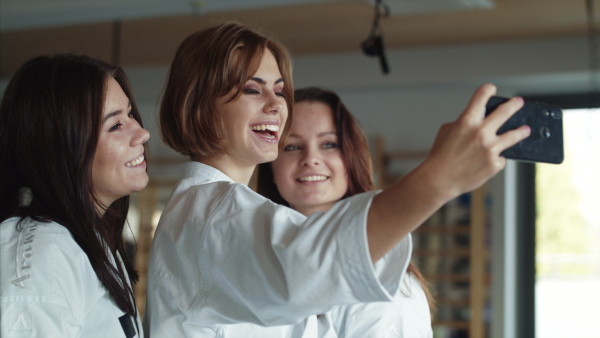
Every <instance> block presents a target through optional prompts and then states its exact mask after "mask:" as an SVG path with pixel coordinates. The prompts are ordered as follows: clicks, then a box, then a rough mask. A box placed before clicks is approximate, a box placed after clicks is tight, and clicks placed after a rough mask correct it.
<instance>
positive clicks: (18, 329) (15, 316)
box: [8, 312, 33, 336]
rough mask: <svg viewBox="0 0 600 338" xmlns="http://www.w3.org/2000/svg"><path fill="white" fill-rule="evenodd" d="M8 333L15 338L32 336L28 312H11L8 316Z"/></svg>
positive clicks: (31, 323)
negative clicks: (17, 337) (16, 337)
mask: <svg viewBox="0 0 600 338" xmlns="http://www.w3.org/2000/svg"><path fill="white" fill-rule="evenodd" d="M8 323H9V325H10V329H9V333H10V334H11V335H16V336H29V335H31V334H33V317H32V316H31V313H30V312H11V313H9V314H8Z"/></svg>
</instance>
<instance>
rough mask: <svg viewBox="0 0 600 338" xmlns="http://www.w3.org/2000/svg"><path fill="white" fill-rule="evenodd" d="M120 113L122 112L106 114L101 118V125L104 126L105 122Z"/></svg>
mask: <svg viewBox="0 0 600 338" xmlns="http://www.w3.org/2000/svg"><path fill="white" fill-rule="evenodd" d="M122 112H123V111H122V110H121V109H119V110H117V111H114V112H112V113H108V114H106V115H104V117H103V118H102V124H104V122H106V120H108V119H109V118H111V117H113V116H117V115H120V114H121V113H122Z"/></svg>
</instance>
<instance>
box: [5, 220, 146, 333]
mask: <svg viewBox="0 0 600 338" xmlns="http://www.w3.org/2000/svg"><path fill="white" fill-rule="evenodd" d="M17 221H18V218H16V217H13V218H9V219H7V220H5V221H4V222H2V223H1V224H0V250H1V251H0V252H1V253H2V255H1V256H0V260H1V262H2V275H1V276H0V309H1V316H2V319H1V325H0V326H1V329H0V332H1V335H0V336H2V337H3V338H10V337H19V338H23V337H27V338H30V337H44V338H50V337H103V338H106V337H110V338H112V337H115V338H116V337H143V336H144V334H143V332H142V325H141V321H140V318H139V316H138V318H135V319H134V318H131V316H129V315H126V314H125V313H124V312H123V311H121V310H120V309H119V307H118V306H117V305H116V303H115V302H114V300H113V298H112V297H111V296H110V294H109V293H108V291H107V290H106V289H105V288H104V286H103V285H102V284H101V283H100V280H99V279H98V277H97V276H96V272H94V269H93V268H92V265H91V264H90V261H89V259H88V257H87V255H86V254H85V252H83V250H82V249H81V247H80V246H79V245H78V244H77V243H76V242H75V240H74V239H73V237H72V236H71V233H70V232H69V231H68V230H67V228H65V227H64V226H62V225H60V224H57V223H54V222H50V223H43V222H37V221H34V220H32V219H31V218H26V219H25V220H24V221H23V222H22V224H21V225H22V226H23V228H22V230H20V231H19V230H17V227H16V226H17ZM113 264H115V263H114V261H113ZM127 282H128V283H129V281H127ZM120 317H121V318H120ZM122 323H123V324H122ZM126 332H129V333H130V334H129V335H126Z"/></svg>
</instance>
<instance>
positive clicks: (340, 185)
mask: <svg viewBox="0 0 600 338" xmlns="http://www.w3.org/2000/svg"><path fill="white" fill-rule="evenodd" d="M280 148H281V149H280V153H279V156H278V157H277V159H276V160H275V161H273V162H270V163H262V164H260V165H259V166H258V181H257V191H258V193H259V194H261V195H263V196H265V197H267V198H269V199H270V200H272V201H274V202H276V203H278V204H282V205H285V206H288V207H291V208H294V209H295V210H298V211H300V212H301V213H303V214H304V215H305V216H307V217H308V216H310V215H311V214H312V213H314V212H326V211H328V210H329V209H330V207H331V205H332V204H333V203H335V202H337V201H339V200H340V199H344V198H348V197H350V196H354V195H356V194H360V193H363V192H367V191H371V190H374V189H375V185H374V183H373V165H372V161H371V153H370V151H369V147H368V143H367V139H366V137H365V134H364V133H363V131H362V129H361V128H360V126H359V124H358V122H357V121H356V119H355V118H354V116H352V114H351V113H350V112H349V111H348V108H346V105H344V103H343V102H342V100H341V99H340V97H339V96H338V95H337V94H336V93H334V92H332V91H329V90H324V89H321V88H317V87H308V88H303V89H297V90H296V91H295V93H294V121H293V123H292V125H291V126H290V133H289V134H288V137H287V139H286V140H284V141H283V142H282V144H281V147H280ZM280 185H281V187H279V186H280ZM282 194H283V195H286V196H287V198H288V199H289V201H293V202H294V203H298V204H297V205H291V203H290V202H288V200H286V198H284V197H283V196H282ZM407 237H410V235H408V236H407ZM380 262H381V260H380V261H379V262H377V263H376V266H377V265H378V264H380ZM399 263H400V264H405V263H406V262H399ZM406 270H407V275H406V276H405V277H404V280H403V281H402V285H401V289H400V292H397V293H396V295H393V297H394V299H393V301H392V302H376V303H362V304H354V305H349V306H339V307H336V308H334V309H333V310H332V311H329V312H327V313H326V314H323V316H325V317H327V318H328V319H325V318H320V321H321V323H328V324H329V325H330V326H331V328H332V329H333V331H334V332H335V334H336V335H337V336H339V337H384V336H386V334H387V333H390V332H393V333H395V334H396V335H397V336H399V337H423V338H426V337H432V336H433V332H432V328H431V316H430V312H434V311H435V305H434V301H433V297H432V296H431V294H430V292H429V287H428V285H427V282H426V280H425V278H424V277H423V275H422V274H421V272H420V271H419V269H418V268H417V267H416V266H415V265H414V264H413V263H412V262H409V264H408V268H407V269H406Z"/></svg>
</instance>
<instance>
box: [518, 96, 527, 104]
mask: <svg viewBox="0 0 600 338" xmlns="http://www.w3.org/2000/svg"><path fill="white" fill-rule="evenodd" d="M517 100H519V102H521V103H523V102H525V100H523V98H522V97H521V96H517Z"/></svg>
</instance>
